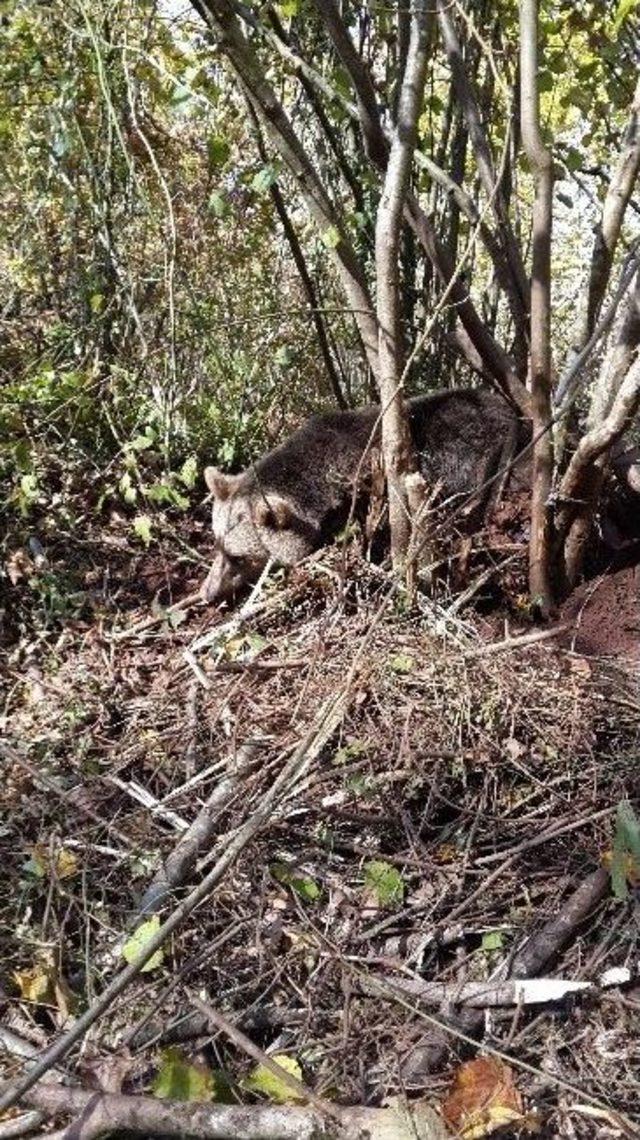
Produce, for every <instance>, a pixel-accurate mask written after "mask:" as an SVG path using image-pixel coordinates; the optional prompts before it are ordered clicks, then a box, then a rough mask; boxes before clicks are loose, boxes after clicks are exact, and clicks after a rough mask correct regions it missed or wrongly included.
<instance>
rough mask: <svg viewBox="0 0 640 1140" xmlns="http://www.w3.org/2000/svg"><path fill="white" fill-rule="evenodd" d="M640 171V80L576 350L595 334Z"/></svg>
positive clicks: (601, 231)
mask: <svg viewBox="0 0 640 1140" xmlns="http://www.w3.org/2000/svg"><path fill="white" fill-rule="evenodd" d="M639 171H640V80H638V84H637V87H636V89H635V94H634V97H633V102H632V104H631V115H630V117H629V122H628V123H627V127H626V130H625V133H624V139H623V144H622V150H621V153H620V156H619V158H618V161H617V163H616V166H615V169H614V171H613V174H612V175H611V181H610V182H609V186H608V189H607V193H606V196H605V200H604V203H603V206H602V217H601V219H600V224H599V226H598V228H597V230H596V239H595V243H594V246H593V254H592V257H591V272H590V275H589V293H588V299H587V311H586V314H585V318H584V322H583V326H582V328H581V330H580V335H579V337H578V338H577V345H576V350H577V351H579V349H580V348H581V347H582V345H583V344H584V343H585V342H586V341H587V340H588V339H589V337H590V335H591V333H592V332H593V329H594V326H595V323H596V321H597V319H598V314H599V312H600V308H601V306H602V301H603V299H604V295H605V292H606V289H607V285H608V283H609V275H610V273H611V266H612V264H613V255H614V253H615V250H616V246H617V244H618V239H619V237H620V231H621V229H622V222H623V219H624V215H625V211H626V209H627V206H628V204H629V200H630V198H631V195H632V193H633V189H634V186H635V184H636V180H637V177H638V172H639Z"/></svg>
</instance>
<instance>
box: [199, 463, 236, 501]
mask: <svg viewBox="0 0 640 1140" xmlns="http://www.w3.org/2000/svg"><path fill="white" fill-rule="evenodd" d="M204 481H205V483H206V484H207V487H208V488H209V490H210V491H211V494H212V495H213V497H214V499H228V498H229V495H230V494H231V491H232V488H233V485H234V483H235V481H236V476H235V475H225V474H224V472H222V471H218V469H217V467H205V469H204Z"/></svg>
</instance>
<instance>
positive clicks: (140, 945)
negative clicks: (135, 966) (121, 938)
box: [122, 914, 164, 974]
mask: <svg viewBox="0 0 640 1140" xmlns="http://www.w3.org/2000/svg"><path fill="white" fill-rule="evenodd" d="M159 929H160V917H159V915H157V914H154V916H153V918H150V919H148V921H147V922H142V923H141V924H140V926H138V927H137V928H136V930H134V932H133V934H132V935H131V938H129V939H128V940H127V941H126V942H125V944H124V946H123V947H122V957H123V958H124V959H125V961H126V962H135V960H136V958H137V957H138V955H140V954H141V953H142V951H143V950H144V948H145V946H146V945H147V943H148V942H150V941H151V939H152V938H153V937H154V935H155V934H156V933H157V931H158V930H159ZM163 958H164V954H163V951H162V947H160V949H159V950H156V951H155V952H154V953H153V954H152V955H151V957H150V958H149V961H148V962H145V964H144V966H142V968H141V970H140V973H141V974H148V973H149V970H157V968H158V966H161V965H162V960H163Z"/></svg>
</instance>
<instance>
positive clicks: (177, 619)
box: [166, 610, 187, 629]
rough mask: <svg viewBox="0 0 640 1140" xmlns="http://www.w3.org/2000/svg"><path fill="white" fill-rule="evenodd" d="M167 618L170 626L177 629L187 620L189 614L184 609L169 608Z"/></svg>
mask: <svg viewBox="0 0 640 1140" xmlns="http://www.w3.org/2000/svg"><path fill="white" fill-rule="evenodd" d="M166 618H167V622H168V625H169V628H170V629H177V628H178V626H179V625H182V623H183V621H186V620H187V615H186V613H185V612H184V610H169V611H168V613H167V615H166Z"/></svg>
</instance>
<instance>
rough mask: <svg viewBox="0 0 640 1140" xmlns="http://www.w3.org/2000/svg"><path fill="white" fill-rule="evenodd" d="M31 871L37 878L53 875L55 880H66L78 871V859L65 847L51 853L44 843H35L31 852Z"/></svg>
mask: <svg viewBox="0 0 640 1140" xmlns="http://www.w3.org/2000/svg"><path fill="white" fill-rule="evenodd" d="M31 860H32V871H33V873H34V874H36V875H37V876H38V877H39V878H44V876H45V875H50V874H52V873H53V875H54V876H55V877H56V878H57V879H68V878H70V877H71V875H75V873H76V871H77V870H78V857H77V855H75V854H74V853H73V851H69V850H67V848H66V847H59V848H58V850H57V851H51V850H50V848H49V847H47V846H46V845H45V844H44V843H36V845H35V847H34V848H33V850H32V851H31Z"/></svg>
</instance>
